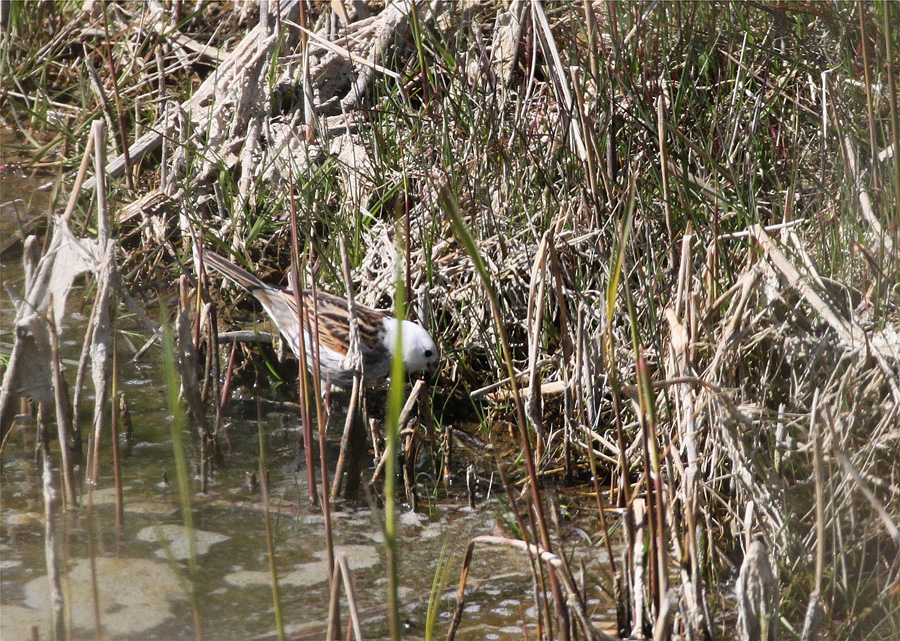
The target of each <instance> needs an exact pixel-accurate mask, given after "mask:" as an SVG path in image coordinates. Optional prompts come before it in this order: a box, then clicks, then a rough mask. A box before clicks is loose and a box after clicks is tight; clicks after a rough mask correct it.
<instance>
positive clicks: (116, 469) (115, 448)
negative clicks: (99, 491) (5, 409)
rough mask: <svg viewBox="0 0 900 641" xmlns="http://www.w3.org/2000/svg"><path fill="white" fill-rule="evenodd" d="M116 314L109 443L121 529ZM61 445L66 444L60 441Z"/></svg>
mask: <svg viewBox="0 0 900 641" xmlns="http://www.w3.org/2000/svg"><path fill="white" fill-rule="evenodd" d="M117 326H118V315H117V316H115V317H114V319H113V343H112V390H111V392H110V398H111V399H112V412H111V416H110V422H109V428H110V430H109V431H110V441H111V443H110V445H111V446H112V458H113V483H114V487H115V489H116V527H117V528H119V529H121V528H122V527H123V526H124V525H125V501H124V498H123V494H122V458H121V453H120V450H119V411H118V410H119V405H118V403H116V399H117V398H119V357H118V350H117V347H118V345H117V343H118V341H117V338H118V327H117ZM61 444H62V445H66V444H63V443H61Z"/></svg>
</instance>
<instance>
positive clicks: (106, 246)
mask: <svg viewBox="0 0 900 641" xmlns="http://www.w3.org/2000/svg"><path fill="white" fill-rule="evenodd" d="M91 135H92V136H93V137H94V175H95V178H96V183H95V184H96V193H97V241H98V243H99V245H100V247H101V251H103V252H104V253H105V254H107V258H110V256H109V253H110V252H112V254H113V255H112V257H111V258H112V259H113V261H114V260H115V247H114V246H111V245H110V242H109V241H110V228H109V215H108V211H107V207H106V126H105V125H104V123H103V121H102V120H95V121H94V122H93V124H92V125H91ZM113 268H114V266H113V265H107V266H106V269H113ZM95 274H96V278H97V281H98V291H97V296H96V297H95V299H94V307H95V309H96V310H97V313H96V314H93V315H92V316H93V320H94V322H93V323H92V324H91V325H90V326H89V327H88V330H87V332H88V334H89V335H90V336H91V347H90V353H91V379H92V380H93V383H94V420H93V429H92V432H91V443H92V447H89V448H88V450H89V451H90V452H91V457H90V461H89V463H88V475H87V482H88V483H90V484H96V483H97V480H98V477H99V476H100V443H101V439H102V436H103V417H104V410H105V408H106V395H107V384H108V372H107V363H108V357H109V339H110V337H109V307H108V303H109V284H110V277H109V275H108V273H100V272H97V273H95Z"/></svg>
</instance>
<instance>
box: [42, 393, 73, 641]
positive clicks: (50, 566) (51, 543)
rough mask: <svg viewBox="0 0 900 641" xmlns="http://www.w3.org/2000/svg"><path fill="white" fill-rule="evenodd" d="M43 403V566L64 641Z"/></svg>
mask: <svg viewBox="0 0 900 641" xmlns="http://www.w3.org/2000/svg"><path fill="white" fill-rule="evenodd" d="M45 407H46V406H45V405H44V404H43V403H41V404H40V406H39V409H38V440H39V448H40V453H41V467H42V470H41V480H42V483H43V489H44V493H43V497H44V562H45V563H46V566H47V578H48V580H49V583H50V598H49V601H50V614H51V616H52V619H53V631H54V637H55V638H56V639H63V638H65V636H66V635H65V617H64V614H65V598H64V592H63V589H62V580H61V570H60V563H59V558H58V556H57V543H56V501H57V494H56V484H55V482H54V480H53V460H52V458H51V457H50V434H49V431H48V429H47V419H48V417H47V413H46V409H45Z"/></svg>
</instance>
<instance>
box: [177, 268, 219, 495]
mask: <svg viewBox="0 0 900 641" xmlns="http://www.w3.org/2000/svg"><path fill="white" fill-rule="evenodd" d="M178 285H179V288H178V290H179V295H178V313H177V314H176V316H175V327H176V340H177V349H178V357H177V361H176V362H177V365H178V372H179V375H180V377H181V394H182V397H183V398H184V401H185V404H186V405H187V409H188V413H189V414H190V416H191V417H192V418H193V421H194V423H195V424H196V425H197V435H198V437H199V441H200V491H201V492H203V493H204V494H205V493H206V491H207V489H208V485H209V478H210V477H211V475H212V472H213V470H212V467H211V466H212V455H213V452H214V451H215V447H216V446H215V435H214V434H213V432H212V430H211V429H210V426H209V422H208V420H207V418H206V409H205V406H204V404H203V400H202V398H201V395H200V384H199V380H198V378H197V368H198V363H197V351H196V349H195V348H194V344H195V343H194V332H193V327H194V322H193V318H192V317H193V316H195V314H192V313H191V309H192V307H194V305H193V304H192V297H191V293H190V281H189V280H188V277H187V276H186V275H184V274H182V276H181V277H180V278H179V279H178ZM197 293H198V294H199V290H198V292H197Z"/></svg>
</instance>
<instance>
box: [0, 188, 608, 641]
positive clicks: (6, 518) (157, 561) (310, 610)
mask: <svg viewBox="0 0 900 641" xmlns="http://www.w3.org/2000/svg"><path fill="white" fill-rule="evenodd" d="M47 182H48V180H47V179H46V178H44V179H41V178H37V179H35V178H33V177H24V178H23V177H22V176H17V177H16V181H15V183H13V181H12V180H11V179H9V176H6V175H4V176H3V184H4V187H3V190H2V201H3V203H4V205H3V209H2V211H0V217H2V230H3V235H4V237H5V236H6V234H8V233H10V231H9V230H10V229H15V222H14V218H15V217H16V216H20V217H22V215H23V214H25V215H26V216H24V217H27V215H30V214H34V213H35V212H37V213H40V212H41V211H42V208H45V207H46V206H47V203H46V198H43V199H42V198H41V197H39V196H40V194H41V193H42V192H40V191H38V190H37V189H36V187H38V186H40V185H43V184H46V183H47ZM11 190H15V191H16V192H17V193H16V195H14V196H11V195H10V192H11ZM14 200H15V202H16V204H15V208H16V210H15V211H12V210H11V207H10V205H9V203H10V202H11V201H14ZM4 260H7V262H6V264H3V265H2V266H0V267H2V270H3V279H4V280H7V281H11V282H12V283H13V285H14V287H18V286H19V285H20V278H19V276H18V274H19V271H18V269H17V268H16V267H15V266H14V265H12V264H11V262H9V260H8V259H4ZM0 296H2V297H3V300H2V303H3V304H2V310H0V314H2V315H0V331H2V334H0V341H2V344H3V347H4V348H5V349H6V348H8V347H9V345H10V343H11V338H12V336H11V329H12V328H11V322H12V308H11V305H10V301H9V299H8V297H7V295H6V294H5V292H4V293H2V294H0ZM77 298H78V293H77V292H76V296H75V297H74V302H73V301H70V304H69V307H68V312H67V328H66V329H65V331H64V333H63V335H62V340H63V349H64V352H65V353H64V359H65V363H64V364H65V367H66V373H65V375H66V376H67V378H68V379H69V380H70V382H71V381H74V372H75V363H74V360H75V359H77V354H78V352H79V350H80V340H81V335H82V330H81V327H83V324H84V322H85V314H86V313H87V311H86V310H87V309H88V308H86V307H83V306H82V305H81V303H80V302H78V300H77ZM123 322H126V324H127V321H123ZM128 329H130V330H132V331H133V333H131V334H124V333H123V334H122V340H120V342H119V349H120V354H119V356H120V358H119V362H120V363H122V364H123V366H122V373H121V380H122V385H121V386H122V388H123V389H124V390H125V393H126V394H127V396H128V400H129V402H130V405H131V412H132V421H133V424H134V433H135V438H134V443H133V446H132V448H131V452H130V454H129V455H128V456H127V457H125V459H124V466H123V482H124V497H125V523H124V526H123V527H122V528H117V527H116V524H115V509H114V489H113V480H112V472H111V463H110V461H111V456H110V454H109V452H107V453H106V455H105V457H104V462H103V466H104V467H103V473H102V477H101V479H100V482H99V484H98V486H97V487H96V488H91V489H90V490H88V489H86V488H82V489H81V494H80V497H79V500H80V507H79V508H77V509H76V510H73V511H70V512H60V513H59V514H58V517H57V522H56V532H57V541H58V543H59V545H58V551H57V552H58V557H59V559H60V564H61V565H62V566H63V569H64V572H63V589H64V592H65V594H66V605H67V628H68V629H69V630H70V631H71V638H73V639H96V638H103V639H147V640H154V639H156V640H160V641H165V640H171V639H191V638H199V637H200V634H199V633H198V631H197V627H198V626H200V627H202V630H203V635H204V636H205V638H207V639H221V640H231V639H235V640H238V639H258V638H275V634H276V623H275V613H274V612H275V609H274V605H273V603H274V602H273V590H272V578H271V574H270V571H269V559H268V553H267V545H266V531H265V522H264V512H263V509H264V508H263V502H262V498H261V496H260V493H259V491H258V489H257V488H255V487H252V486H250V485H248V484H247V483H246V480H247V474H248V473H249V472H252V471H254V470H256V469H258V460H259V459H258V456H259V446H258V426H257V424H256V422H255V421H251V420H246V419H241V418H232V419H231V420H230V421H229V423H228V427H227V430H226V436H227V439H223V442H224V443H226V455H225V463H224V465H222V466H221V467H220V468H219V469H217V471H216V473H215V477H214V480H213V482H212V484H211V487H210V489H209V492H208V493H206V494H200V493H198V492H197V491H196V489H197V488H196V481H194V483H195V487H194V490H195V491H194V492H193V493H192V495H191V514H192V520H193V525H194V528H195V531H194V537H195V549H196V552H197V564H196V571H195V573H194V575H193V576H192V575H191V571H190V565H191V564H190V563H189V562H188V556H189V550H190V547H191V546H190V545H189V544H188V540H189V539H188V537H187V536H186V530H185V527H184V523H185V520H184V514H183V513H182V509H181V507H180V505H179V502H178V499H177V488H175V487H174V484H173V483H174V479H175V468H174V463H173V461H174V456H173V446H172V440H171V433H170V425H171V416H169V415H168V411H167V409H166V402H165V394H164V393H165V390H164V387H163V384H162V382H161V381H162V377H161V374H160V370H159V366H158V360H159V351H158V350H150V351H149V352H148V353H147V356H145V357H144V359H145V360H144V361H142V362H138V363H135V362H133V361H131V358H132V356H133V355H134V352H135V350H136V349H137V347H139V346H140V345H141V344H142V342H143V337H142V336H141V335H140V332H139V331H138V330H137V329H136V328H128ZM129 336H130V338H129ZM262 394H263V395H265V391H263V392H262ZM343 400H344V399H342V398H341V397H338V398H337V399H336V400H335V403H337V404H340V403H341V402H343ZM91 401H92V397H90V396H89V395H88V403H87V405H88V411H90V402H91ZM231 414H232V416H239V415H242V414H243V415H245V416H246V415H255V407H253V408H248V407H241V406H240V405H237V406H234V405H233V406H232V410H231ZM81 418H82V424H83V425H86V424H87V423H88V422H89V418H87V417H86V416H82V417H81ZM298 423H299V421H298V417H297V416H296V415H293V414H291V413H280V412H275V413H270V414H268V415H266V416H265V417H264V420H263V425H262V429H263V433H264V438H265V446H266V452H267V460H268V470H269V475H270V480H269V483H270V488H271V489H270V494H271V496H270V499H271V504H272V505H271V511H270V513H271V516H272V524H273V539H274V548H275V566H276V573H277V581H278V588H279V594H280V603H281V607H282V612H283V619H284V625H285V630H286V631H287V632H288V633H289V636H290V638H301V639H302V638H309V639H322V638H323V637H324V635H325V625H326V623H325V622H326V620H327V616H326V615H327V609H328V602H329V590H328V582H327V572H326V563H325V548H326V546H325V542H324V522H323V517H322V513H321V510H319V509H317V508H311V507H309V506H308V504H307V502H306V501H305V499H304V497H305V496H306V495H307V492H306V489H307V488H306V486H305V478H306V472H305V470H304V469H302V468H300V467H299V466H298V463H297V458H296V449H297V446H296V444H297V439H298ZM337 423H339V419H338V420H335V424H337ZM336 431H337V430H336V428H333V432H336ZM185 436H186V438H185V442H186V444H187V448H188V454H189V459H190V460H191V461H192V462H195V461H196V447H195V444H196V438H195V436H194V435H193V433H190V434H186V435H185ZM330 438H333V440H335V441H336V438H337V436H336V434H333V435H332V437H330ZM334 450H335V443H334V442H332V443H330V446H329V451H330V456H331V461H330V462H329V466H330V467H332V468H333V466H334V459H335V458H336V457H335V451H334ZM484 469H485V470H487V469H488V466H487V464H485V465H484ZM368 473H369V474H370V473H371V470H370V471H369V472H368ZM433 485H434V484H433V482H429V481H428V479H427V478H423V485H422V487H421V496H423V497H428V496H429V493H428V492H429V490H430V489H433ZM501 498H502V497H501ZM501 498H498V494H497V493H493V494H492V495H491V496H490V497H485V498H483V500H482V501H481V502H480V503H479V504H478V506H477V507H476V509H475V510H470V509H468V508H467V507H464V506H465V501H464V500H462V499H461V498H460V497H458V496H455V497H454V496H450V497H445V496H442V497H440V498H432V499H431V500H428V499H427V498H424V499H423V501H422V509H421V511H420V513H418V514H414V513H411V512H404V513H403V514H402V515H401V517H400V523H401V525H400V537H401V539H400V568H399V580H400V586H401V592H400V600H401V603H402V604H403V610H402V616H403V619H404V621H405V623H406V627H405V630H404V633H403V636H404V638H412V639H419V638H424V636H425V619H426V610H427V604H428V599H429V594H430V593H431V589H432V583H433V581H434V579H435V575H436V573H437V572H438V568H439V561H440V559H441V558H442V556H448V555H449V557H450V559H451V571H450V573H449V581H448V584H447V586H446V588H447V593H446V595H445V597H444V598H443V599H442V600H441V601H440V614H439V616H438V625H437V638H441V637H443V635H444V634H445V631H446V625H447V620H448V619H449V616H450V613H451V612H452V610H453V607H454V603H455V596H453V594H452V593H453V592H454V590H453V588H454V586H455V585H456V583H457V581H458V578H459V570H460V563H461V557H462V552H463V550H464V548H465V545H466V543H467V542H468V540H469V539H470V538H471V537H473V536H477V535H479V534H490V533H494V532H495V530H496V529H497V527H498V524H500V523H503V522H507V521H511V520H512V519H511V517H510V515H509V510H508V508H507V506H506V505H505V504H504V502H503V501H502V500H501ZM0 507H2V511H0V519H2V528H0V581H2V590H0V638H2V639H4V641H5V640H7V639H10V640H13V639H26V638H32V637H33V634H34V631H35V630H36V631H37V634H38V636H39V638H41V639H50V638H52V636H53V633H52V624H51V619H50V607H49V603H48V599H49V583H48V580H47V576H46V575H47V571H46V561H45V555H44V518H43V499H42V495H41V479H40V471H39V468H38V467H37V465H36V464H35V457H34V427H33V425H32V424H30V423H29V422H27V421H20V423H19V424H18V425H17V427H16V429H15V430H14V431H13V433H12V435H11V437H10V440H9V442H8V443H7V444H6V445H5V447H4V449H3V459H2V495H0ZM576 525H577V526H578V527H579V528H582V529H583V530H585V531H587V532H588V533H591V534H592V535H594V533H595V532H596V530H597V525H596V522H595V520H594V519H593V518H592V517H589V516H587V517H582V518H579V519H578V520H577V521H575V522H568V521H566V522H564V523H563V524H562V526H561V533H562V536H563V539H564V540H563V541H562V542H561V543H560V544H559V549H561V550H564V551H565V552H566V554H567V556H571V557H573V558H574V563H575V564H576V565H574V566H573V567H578V565H577V563H578V562H579V561H584V563H585V567H586V570H587V573H588V577H587V581H586V584H587V585H588V586H600V585H608V584H609V582H608V580H607V579H606V578H604V577H605V572H604V568H605V557H604V554H603V552H602V550H601V549H600V546H599V545H593V546H592V545H589V544H587V543H586V542H585V540H584V539H583V538H581V537H576V536H574V535H572V532H574V531H575V526H576ZM333 531H334V536H335V544H336V546H337V550H338V552H340V553H343V554H345V555H346V556H347V559H348V561H349V565H350V568H351V570H352V572H353V576H354V578H355V589H356V595H357V600H358V604H359V606H358V607H359V610H360V612H361V614H362V616H363V630H364V632H365V634H366V638H369V639H378V638H385V637H386V636H387V628H386V623H385V619H384V604H385V603H386V601H387V599H386V588H387V582H386V578H385V577H386V569H385V563H384V548H383V541H382V535H381V525H380V515H379V510H378V509H377V508H373V507H371V506H369V505H368V504H362V505H339V506H336V509H335V513H334V514H333ZM592 538H593V539H594V540H595V541H596V540H597V539H598V537H596V536H595V535H594V536H593V537H592ZM528 567H529V565H528V562H527V558H525V557H524V556H523V555H522V553H521V552H516V551H512V550H509V551H507V550H505V549H498V548H482V549H479V550H477V551H476V553H475V557H474V564H473V568H472V570H471V572H470V588H469V590H468V596H467V606H466V610H465V616H464V617H463V624H462V626H461V628H460V632H459V634H458V635H457V638H459V639H471V640H475V639H478V640H481V639H498V640H502V639H522V638H524V632H523V631H524V630H527V633H528V637H529V638H535V634H536V629H535V627H534V622H535V620H536V614H535V599H534V592H533V586H532V584H531V579H530V574H529V570H528ZM587 597H588V599H589V604H590V606H589V609H590V611H591V613H592V615H593V616H594V617H595V620H596V622H597V623H598V625H601V626H602V627H605V628H609V627H610V626H611V625H612V622H613V620H614V615H613V614H612V612H611V610H610V605H609V602H608V600H607V599H606V598H605V596H604V595H603V593H602V591H601V590H600V588H599V587H588V589H587ZM342 612H343V613H344V614H345V620H346V612H347V608H346V601H344V603H343V606H342Z"/></svg>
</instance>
